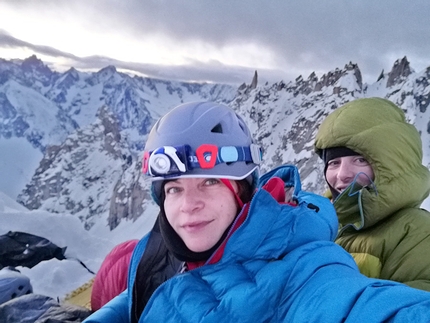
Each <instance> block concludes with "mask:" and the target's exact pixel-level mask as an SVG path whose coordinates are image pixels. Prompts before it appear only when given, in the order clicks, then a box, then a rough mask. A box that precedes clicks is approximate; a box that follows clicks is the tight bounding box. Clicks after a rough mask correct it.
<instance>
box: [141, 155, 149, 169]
mask: <svg viewBox="0 0 430 323" xmlns="http://www.w3.org/2000/svg"><path fill="white" fill-rule="evenodd" d="M148 160H149V151H145V152H144V154H143V160H142V173H144V174H147V173H148Z"/></svg>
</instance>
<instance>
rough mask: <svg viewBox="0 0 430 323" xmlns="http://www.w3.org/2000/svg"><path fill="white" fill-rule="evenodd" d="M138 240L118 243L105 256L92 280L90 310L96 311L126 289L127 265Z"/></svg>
mask: <svg viewBox="0 0 430 323" xmlns="http://www.w3.org/2000/svg"><path fill="white" fill-rule="evenodd" d="M138 241H139V240H129V241H125V242H123V243H120V244H119V245H117V246H116V247H115V248H113V249H112V251H111V252H110V253H109V254H108V255H107V256H106V258H105V259H104V260H103V263H102V265H101V267H100V269H99V271H98V272H97V274H96V277H95V278H94V283H93V289H92V292H91V309H92V310H93V311H97V310H98V309H100V308H101V307H102V306H103V305H105V304H106V303H107V302H109V301H110V300H111V299H112V298H114V297H115V296H117V295H118V294H120V293H121V292H123V291H124V290H125V289H126V288H127V274H128V265H129V263H130V258H131V254H132V253H133V250H134V247H135V246H136V244H137V242H138Z"/></svg>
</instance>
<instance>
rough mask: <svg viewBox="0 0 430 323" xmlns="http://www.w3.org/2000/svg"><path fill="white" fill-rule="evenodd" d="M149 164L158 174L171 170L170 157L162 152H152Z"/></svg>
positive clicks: (152, 170)
mask: <svg viewBox="0 0 430 323" xmlns="http://www.w3.org/2000/svg"><path fill="white" fill-rule="evenodd" d="M149 165H150V168H151V172H155V173H157V174H167V173H168V172H169V171H170V165H171V163H170V160H169V157H167V156H166V155H162V154H152V155H151V157H150V158H149Z"/></svg>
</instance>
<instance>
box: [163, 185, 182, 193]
mask: <svg viewBox="0 0 430 323" xmlns="http://www.w3.org/2000/svg"><path fill="white" fill-rule="evenodd" d="M165 192H166V194H174V193H177V192H179V188H177V187H174V186H173V187H166V188H165Z"/></svg>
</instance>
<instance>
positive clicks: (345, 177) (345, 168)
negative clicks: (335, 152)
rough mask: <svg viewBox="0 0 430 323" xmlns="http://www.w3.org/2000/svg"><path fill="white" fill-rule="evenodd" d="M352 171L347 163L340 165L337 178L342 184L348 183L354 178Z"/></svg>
mask: <svg viewBox="0 0 430 323" xmlns="http://www.w3.org/2000/svg"><path fill="white" fill-rule="evenodd" d="M354 176H355V174H354V170H353V168H352V167H351V166H350V165H349V164H348V163H341V164H340V167H339V172H338V173H337V178H338V179H339V180H341V181H342V182H350V181H352V179H353V178H354Z"/></svg>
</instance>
